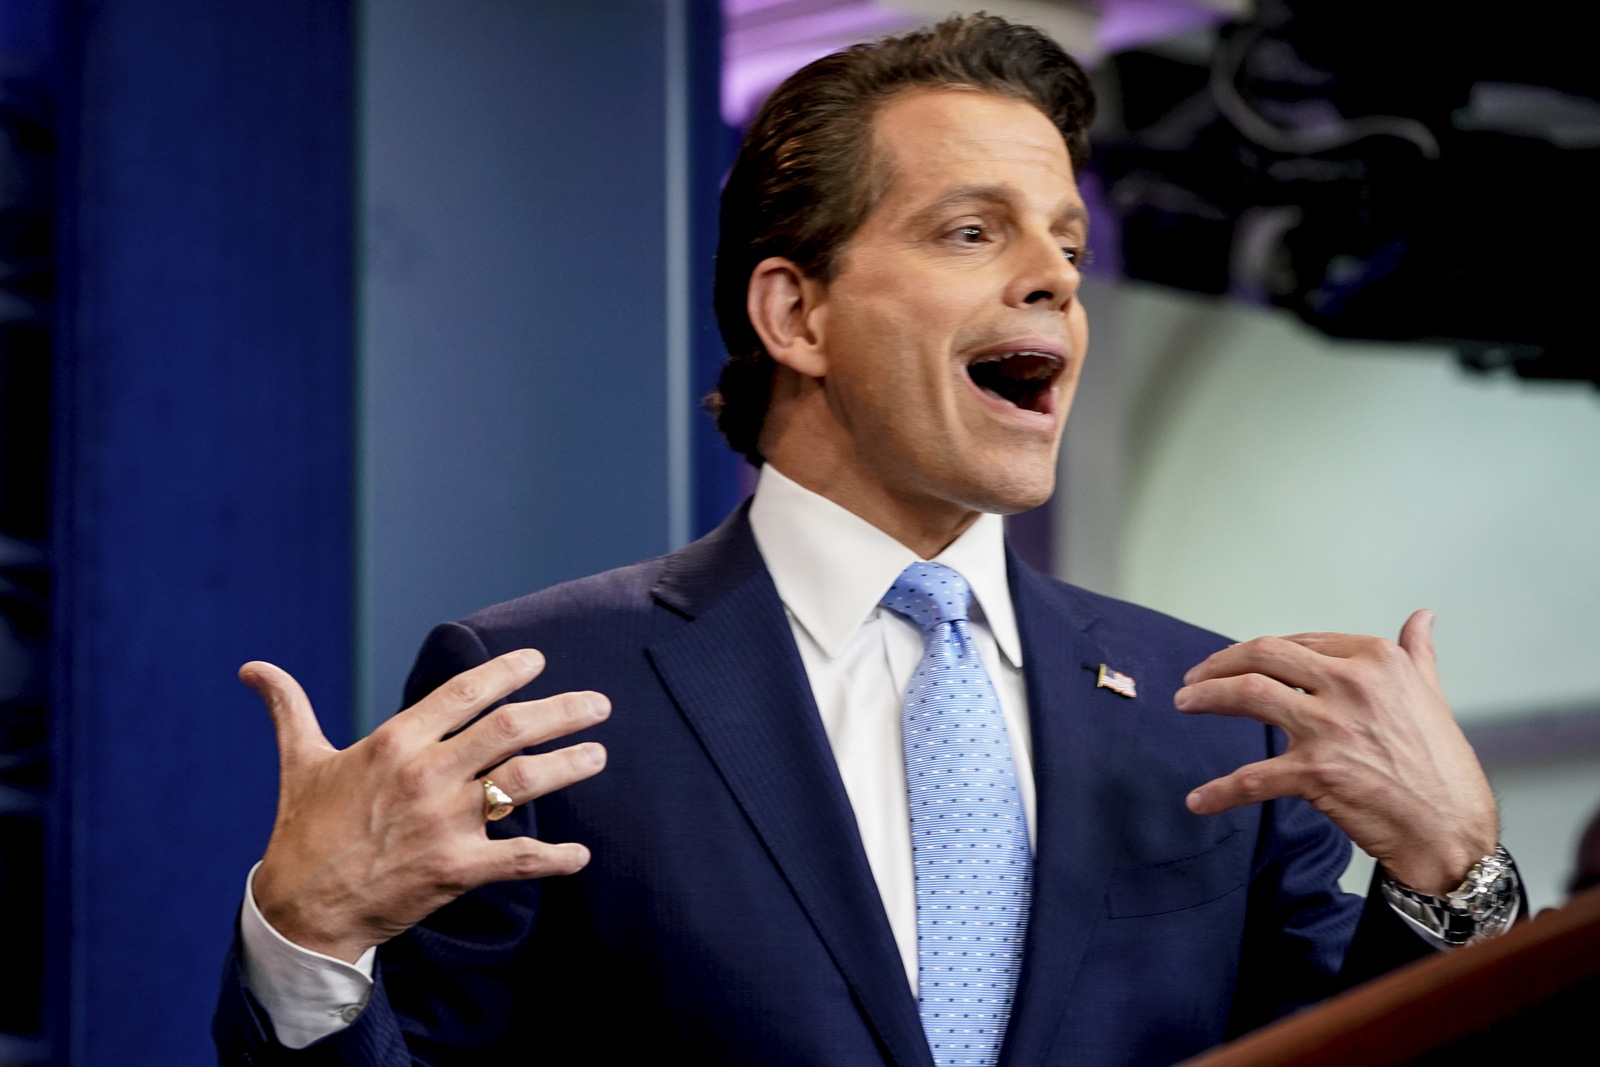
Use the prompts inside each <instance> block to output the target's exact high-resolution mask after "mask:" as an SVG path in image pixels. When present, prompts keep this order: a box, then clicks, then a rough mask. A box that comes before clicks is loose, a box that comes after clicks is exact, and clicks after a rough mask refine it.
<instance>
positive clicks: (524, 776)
mask: <svg viewBox="0 0 1600 1067" xmlns="http://www.w3.org/2000/svg"><path fill="white" fill-rule="evenodd" d="M605 765H606V747H605V746H604V745H602V744H598V743H597V742H594V741H589V742H586V743H585V744H581V745H572V746H570V747H568V748H562V749H557V750H556V751H555V752H543V753H540V754H539V755H537V756H517V757H516V758H515V759H508V760H506V761H505V762H504V763H502V764H500V765H499V766H498V767H495V768H494V769H493V770H491V771H490V772H489V775H488V777H489V778H490V780H491V781H493V782H494V784H495V785H497V786H499V787H500V788H501V789H503V790H505V792H506V793H507V794H508V795H510V797H511V802H512V803H513V804H526V803H527V802H528V801H530V800H532V799H534V798H535V797H542V796H544V795H545V794H546V793H554V792H555V791H556V790H557V789H565V788H566V787H567V786H569V785H571V784H572V783H573V782H581V781H583V780H584V779H585V778H589V777H591V776H593V775H596V774H599V773H600V771H601V770H602V769H603V768H604V767H605Z"/></svg>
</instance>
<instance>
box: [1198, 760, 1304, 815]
mask: <svg viewBox="0 0 1600 1067" xmlns="http://www.w3.org/2000/svg"><path fill="white" fill-rule="evenodd" d="M1300 786H1301V782H1300V774H1299V773H1298V772H1297V771H1296V769H1295V766H1294V764H1292V763H1290V762H1288V761H1287V757H1285V756H1274V757H1273V758H1272V759H1268V760H1262V761H1261V762H1259V763H1247V764H1245V765H1244V766H1243V767H1240V768H1239V769H1238V770H1236V771H1234V772H1233V773H1232V774H1229V775H1224V776H1223V777H1221V778H1213V779H1212V780H1211V781H1209V782H1207V783H1206V784H1205V785H1203V786H1201V787H1199V788H1198V789H1196V790H1194V791H1193V792H1192V793H1190V794H1189V795H1188V796H1187V797H1185V798H1184V804H1185V806H1187V807H1188V809H1189V810H1190V811H1192V812H1194V813H1195V814H1196V815H1215V814H1217V813H1218V812H1223V811H1229V810H1231V809H1233V808H1242V807H1244V806H1245V805H1246V804H1259V803H1260V802H1261V801H1263V800H1276V799H1277V798H1279V797H1292V796H1299V795H1300V792H1301V789H1300Z"/></svg>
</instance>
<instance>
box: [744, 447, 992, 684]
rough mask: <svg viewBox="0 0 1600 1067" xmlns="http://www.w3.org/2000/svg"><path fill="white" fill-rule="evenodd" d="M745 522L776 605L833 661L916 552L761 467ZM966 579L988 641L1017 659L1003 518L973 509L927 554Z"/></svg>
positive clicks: (822, 497) (857, 517) (914, 560)
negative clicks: (959, 530) (956, 531)
mask: <svg viewBox="0 0 1600 1067" xmlns="http://www.w3.org/2000/svg"><path fill="white" fill-rule="evenodd" d="M750 528H751V530H752V532H753V533H754V534H755V539H756V546H757V547H758V548H759V549H760V550H761V555H762V558H763V559H765V560H766V563H767V570H768V571H769V572H771V574H772V581H773V584H774V585H776V586H777V587H778V596H779V597H781V598H782V600H783V603H784V606H785V607H787V608H788V609H789V611H790V612H791V613H793V615H794V617H795V619H796V621H798V622H799V623H800V625H801V626H803V627H805V630H806V633H808V634H810V635H811V638H812V640H814V641H816V643H817V645H818V647H820V648H821V649H822V651H823V652H824V653H826V654H827V656H828V657H829V658H830V659H831V658H832V657H834V656H837V655H838V654H839V652H840V651H841V650H842V649H843V648H844V646H845V644H846V643H847V642H848V641H849V640H850V638H851V637H853V636H854V635H855V632H856V631H857V630H859V629H860V628H861V625H862V623H864V622H866V621H867V619H868V618H869V617H870V616H871V615H872V612H873V610H874V609H875V608H876V607H877V606H878V601H879V600H881V599H882V598H883V594H884V593H886V592H888V591H889V586H891V585H893V584H894V580H895V579H896V578H898V577H899V576H900V572H901V571H903V570H905V569H906V568H907V567H908V566H910V565H911V564H913V563H915V562H916V561H917V560H918V559H919V558H920V557H919V556H918V555H917V554H916V553H915V552H913V551H911V549H909V548H907V547H906V546H905V545H902V544H901V543H900V542H899V541H896V540H895V539H894V538H892V537H890V536H889V535H888V534H886V533H884V532H883V531H882V530H880V529H878V528H877V527H876V526H874V525H872V524H871V523H870V522H868V521H867V520H865V519H863V518H861V517H860V516H859V515H856V514H855V513H853V512H851V511H847V510H846V509H844V508H842V507H840V506H839V505H838V504H835V503H834V502H833V501H831V500H829V499H828V498H827V497H825V496H822V495H820V494H818V493H813V492H812V491H811V490H809V489H807V488H805V487H804V486H802V485H800V484H799V483H798V482H795V481H794V480H792V479H790V478H788V477H785V476H784V475H783V473H782V472H780V471H778V470H777V469H775V468H774V467H773V466H772V464H771V463H768V464H765V465H764V466H763V467H762V468H761V477H760V480H759V481H758V482H757V484H756V494H755V499H754V500H752V501H751V502H750ZM934 562H936V563H943V564H945V565H946V566H948V567H951V568H954V569H955V570H956V571H959V572H960V573H961V575H962V577H964V578H966V580H967V584H968V585H970V586H971V587H972V595H973V598H974V599H975V600H976V601H977V604H978V608H979V610H980V611H982V613H983V618H984V621H985V622H986V623H987V624H988V626H989V631H990V632H991V633H992V634H994V639H995V643H996V644H997V645H999V646H1000V651H1001V652H1002V653H1004V655H1005V657H1006V659H1008V660H1010V661H1011V665H1012V666H1013V667H1021V666H1022V640H1021V637H1020V636H1019V635H1018V633H1017V617H1016V612H1015V611H1014V610H1013V609H1012V606H1011V587H1010V585H1009V584H1007V581H1006V551H1005V521H1004V520H1003V519H1002V518H1001V517H1000V516H999V515H987V514H985V515H979V516H978V519H977V521H976V522H974V523H973V524H972V525H971V526H970V527H968V528H967V530H966V532H965V533H963V534H962V535H961V536H960V537H958V538H956V539H955V541H953V542H952V543H951V544H950V546H949V547H948V548H946V549H945V550H944V551H943V552H941V553H939V555H938V556H937V557H935V560H934Z"/></svg>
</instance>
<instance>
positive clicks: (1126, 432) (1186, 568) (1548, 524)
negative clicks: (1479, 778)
mask: <svg viewBox="0 0 1600 1067" xmlns="http://www.w3.org/2000/svg"><path fill="white" fill-rule="evenodd" d="M1084 299H1085V302H1086V304H1087V305H1088V308H1089V312H1090V320H1091V327H1092V331H1093V337H1094V340H1093V343H1092V345H1091V357H1090V360H1089V363H1088V365H1087V367H1086V370H1085V373H1084V380H1083V384H1082V387H1081V390H1080V393H1079V397H1078V401H1077V404H1076V405H1075V408H1074V412H1073V416H1072V419H1071V421H1070V422H1069V427H1068V437H1067V445H1066V448H1065V450H1064V455H1063V461H1062V491H1061V493H1060V494H1058V508H1059V509H1060V512H1059V514H1058V522H1057V530H1058V535H1059V537H1060V543H1059V544H1058V546H1057V559H1058V560H1061V561H1062V571H1063V576H1064V577H1067V578H1068V579H1069V580H1072V581H1076V582H1079V583H1080V584H1083V585H1087V586H1089V587H1090V588H1094V589H1099V590H1101V591H1104V592H1109V593H1112V594H1114V595H1118V596H1122V597H1126V598H1127V599H1130V600H1134V601H1136V602H1138V603H1141V604H1146V605H1148V606H1150V607H1153V608H1157V609H1159V610H1162V611H1166V612H1169V613H1171V614H1173V615H1177V616H1179V617H1180V618H1184V619H1187V620H1189V621H1191V622H1194V623H1197V624H1199V625H1202V626H1206V627H1209V628H1211V629H1214V630H1218V631H1220V632H1222V633H1226V634H1230V635H1233V636H1236V637H1241V638H1244V637H1250V636H1254V635H1256V634H1261V633H1293V632H1296V631H1304V630H1345V631H1354V632H1363V633H1380V634H1386V635H1390V636H1392V635H1393V634H1394V633H1395V632H1396V631H1397V630H1398V628H1399V625H1400V623H1401V622H1402V621H1403V620H1404V619H1405V617H1406V615H1407V614H1408V613H1409V612H1410V611H1411V610H1412V609H1414V608H1417V607H1430V608H1433V609H1434V610H1435V611H1436V612H1438V615H1439V623H1438V633H1437V638H1438V644H1439V657H1440V670H1441V674H1442V676H1443V679H1444V682H1445V686H1446V689H1447V691H1448V692H1449V694H1450V695H1451V698H1452V701H1453V703H1454V706H1455V707H1456V710H1457V713H1458V715H1459V717H1460V718H1461V720H1462V722H1463V723H1464V724H1465V725H1466V726H1467V727H1468V729H1469V730H1471V731H1474V734H1475V737H1477V736H1488V734H1485V731H1489V732H1491V733H1492V732H1493V731H1495V730H1501V731H1503V730H1504V729H1505V728H1506V726H1507V725H1508V724H1515V723H1518V722H1528V721H1537V722H1545V721H1549V720H1551V719H1552V717H1555V718H1560V719H1562V721H1563V722H1565V721H1578V720H1579V719H1583V718H1584V717H1585V716H1586V715H1588V716H1592V715H1594V714H1596V713H1600V648H1597V645H1600V551H1597V550H1600V394H1597V393H1596V391H1595V390H1594V389H1592V388H1590V387H1588V386H1586V385H1581V384H1575V383H1540V384H1530V383H1526V382H1521V381H1517V380H1513V379H1509V378H1497V377H1482V376H1477V375H1473V374H1470V373H1468V372H1465V371H1463V370H1461V369H1460V368H1459V367H1458V366H1457V365H1456V363H1455V362H1454V360H1453V359H1452V357H1451V355H1450V353H1449V352H1448V351H1447V350H1445V349H1442V348H1439V349H1434V348H1426V347H1421V346H1395V345H1376V344H1365V343H1362V344H1357V343H1350V342H1337V341H1333V340H1330V339H1328V338H1326V337H1323V336H1321V335H1320V334H1318V333H1316V332H1315V331H1313V330H1311V329H1309V328H1308V327H1306V326H1304V325H1303V324H1301V323H1299V322H1298V321H1297V320H1295V319H1294V318H1293V317H1291V316H1289V315H1287V314H1284V313H1282V312H1277V311H1268V310H1264V309H1260V308H1253V307H1247V306H1243V305H1240V304H1237V303H1232V302H1228V301H1219V300H1210V299H1205V298H1200V297H1194V296H1189V295H1186V294H1179V293H1174V292H1171V291H1168V290H1161V289H1156V288H1151V287H1146V286H1138V285H1132V284H1126V283H1118V284H1109V283H1100V284H1097V285H1095V284H1091V285H1090V286H1088V287H1087V288H1086V291H1085V295H1084ZM1563 717H1564V718H1563ZM1486 762H1488V763H1489V764H1490V767H1491V775H1492V777H1493V778H1494V779H1495V783H1496V787H1497V790H1498V791H1499V792H1500V794H1501V798H1502V809H1503V811H1504V817H1505V823H1506V827H1505V835H1506V839H1507V843H1508V845H1510V846H1511V847H1512V848H1513V851H1514V852H1516V853H1517V855H1518V858H1519V860H1520V861H1521V862H1522V864H1523V866H1524V867H1525V868H1526V873H1527V875H1528V880H1529V883H1530V888H1531V889H1532V890H1533V896H1534V903H1535V905H1536V906H1542V905H1546V904H1551V903H1555V902H1556V901H1557V899H1558V898H1559V896H1560V887H1561V884H1562V883H1563V882H1564V881H1565V878H1566V876H1567V871H1568V865H1569V864H1570V852H1571V848H1572V844H1573V840H1574V837H1575V835H1576V832H1577V828H1578V827H1579V826H1580V825H1581V823H1582V820H1583V819H1584V818H1585V817H1586V816H1587V814H1588V813H1589V812H1590V810H1591V809H1593V808H1594V807H1595V806H1596V805H1600V755H1597V753H1595V752H1594V751H1593V750H1592V749H1588V750H1579V751H1569V752H1567V753H1564V754H1563V753H1551V752H1544V753H1542V754H1541V755H1540V756H1539V758H1538V761H1537V765H1529V764H1528V761H1527V760H1526V759H1523V760H1522V761H1521V762H1520V763H1519V764H1517V765H1515V766H1504V767H1497V766H1496V765H1495V762H1494V759H1493V758H1492V756H1489V757H1487V758H1486Z"/></svg>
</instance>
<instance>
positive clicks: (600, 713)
mask: <svg viewBox="0 0 1600 1067" xmlns="http://www.w3.org/2000/svg"><path fill="white" fill-rule="evenodd" d="M589 714H591V715H593V716H594V717H595V721H597V722H598V721H599V720H601V719H604V718H606V717H607V716H609V715H610V714H611V701H609V700H607V699H606V697H605V696H604V695H603V694H601V693H590V694H589Z"/></svg>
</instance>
